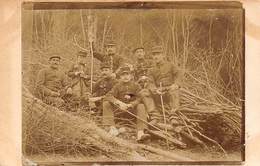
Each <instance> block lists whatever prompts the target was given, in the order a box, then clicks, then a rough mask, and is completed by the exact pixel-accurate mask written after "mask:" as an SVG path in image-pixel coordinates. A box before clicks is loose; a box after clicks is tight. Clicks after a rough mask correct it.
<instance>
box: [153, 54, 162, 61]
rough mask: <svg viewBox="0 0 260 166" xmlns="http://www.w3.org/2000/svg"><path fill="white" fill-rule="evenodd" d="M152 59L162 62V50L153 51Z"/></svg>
mask: <svg viewBox="0 0 260 166" xmlns="http://www.w3.org/2000/svg"><path fill="white" fill-rule="evenodd" d="M153 59H154V61H155V62H156V63H159V62H162V61H163V59H164V55H163V53H162V52H155V53H153Z"/></svg>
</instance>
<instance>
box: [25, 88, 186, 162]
mask: <svg viewBox="0 0 260 166" xmlns="http://www.w3.org/2000/svg"><path fill="white" fill-rule="evenodd" d="M22 94H23V102H22V103H23V148H24V149H23V151H24V152H25V151H26V149H27V148H28V147H30V144H32V143H33V144H34V145H33V146H34V147H35V148H36V149H37V148H38V153H41V152H43V153H45V152H44V150H45V149H46V147H47V145H48V146H49V147H52V148H50V149H52V150H53V153H55V147H56V145H61V146H62V147H67V148H68V147H69V149H70V147H74V148H75V149H74V150H75V151H79V153H80V154H82V155H88V153H89V152H90V151H91V150H92V149H93V148H94V149H95V150H96V151H98V152H99V153H101V154H109V156H110V158H111V159H112V160H115V161H122V160H127V161H129V160H130V161H135V160H136V159H133V156H136V153H138V152H142V151H143V150H146V151H150V152H152V153H155V154H157V155H160V156H163V157H164V158H165V159H166V160H170V161H191V159H190V158H187V157H182V156H179V155H178V154H174V152H169V151H165V150H162V149H159V148H154V147H152V146H149V145H143V144H137V143H131V142H129V141H126V140H123V139H121V138H118V137H112V136H111V135H109V134H108V133H107V132H106V131H104V130H103V129H101V128H100V127H98V126H97V125H96V124H95V123H94V122H93V121H91V120H90V119H87V118H83V117H79V116H76V115H73V114H71V113H69V112H62V111H60V110H59V109H57V108H55V107H52V106H49V105H47V104H45V103H43V102H42V101H41V100H39V99H37V98H35V97H34V96H33V95H31V94H30V92H29V91H28V90H27V89H23V93H22ZM68 145H74V146H68ZM40 146H42V147H40ZM61 146H60V147H61ZM76 147H79V149H76ZM70 150H71V149H70ZM72 150H73V149H72ZM81 150H82V151H81ZM95 153H96V152H95Z"/></svg>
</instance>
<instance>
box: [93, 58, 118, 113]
mask: <svg viewBox="0 0 260 166" xmlns="http://www.w3.org/2000/svg"><path fill="white" fill-rule="evenodd" d="M100 70H101V78H100V79H99V80H98V81H97V82H96V83H95V84H94V86H93V97H91V98H90V99H89V103H90V106H92V108H93V107H95V106H96V105H95V104H97V106H100V104H101V103H102V101H103V98H104V97H105V95H106V94H107V93H108V92H109V91H110V90H111V89H112V88H113V86H114V85H115V84H116V83H117V80H116V79H115V78H114V76H113V73H112V69H111V68H110V64H109V63H102V64H101V65H100Z"/></svg>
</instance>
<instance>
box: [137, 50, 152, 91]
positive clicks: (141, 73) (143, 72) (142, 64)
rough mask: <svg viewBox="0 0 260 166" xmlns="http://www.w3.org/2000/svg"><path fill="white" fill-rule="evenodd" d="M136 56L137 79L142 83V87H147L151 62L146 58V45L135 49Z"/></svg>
mask: <svg viewBox="0 0 260 166" xmlns="http://www.w3.org/2000/svg"><path fill="white" fill-rule="evenodd" d="M133 54H134V56H135V57H136V58H137V62H136V64H135V65H134V69H135V73H134V74H135V80H136V81H137V82H138V83H139V84H140V86H141V87H142V88H145V86H146V85H147V83H148V82H149V78H148V77H147V74H148V71H149V69H150V68H151V63H150V64H149V62H148V61H147V60H146V59H145V50H144V47H142V46H140V47H137V48H135V49H134V50H133Z"/></svg>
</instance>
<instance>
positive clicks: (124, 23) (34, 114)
mask: <svg viewBox="0 0 260 166" xmlns="http://www.w3.org/2000/svg"><path fill="white" fill-rule="evenodd" d="M21 25H22V41H21V42H22V50H21V51H22V153H23V163H24V165H35V166H36V165H41V164H42V165H44V164H47V163H83V162H84V163H89V164H93V163H99V164H118V163H121V164H156V163H157V164H174V163H175V164H176V163H185V164H189V163H201V164H203V163H209V164H210V163H229V164H230V163H236V164H238V163H241V162H242V161H244V155H245V154H244V153H245V150H244V149H245V145H244V143H245V141H244V137H245V136H244V134H245V133H244V132H245V131H244V126H245V122H244V121H245V120H244V116H245V113H244V101H245V94H244V91H245V82H244V78H245V65H244V64H245V59H244V9H243V8H242V4H241V3H239V2H211V3H209V2H186V3H185V2H178V3H177V2H168V3H162V2H132V3H131V2H121V3H112V2H110V3H101V2H99V3H90V2H84V3H83V2H82V3H79V2H78V3H76V2H74V3H65V2H63V3H58V2H56V3H54V2H53V3H51V2H49V3H40V2H39V3H37V2H25V3H23V5H22V18H21ZM71 165H72V164H71Z"/></svg>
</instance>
